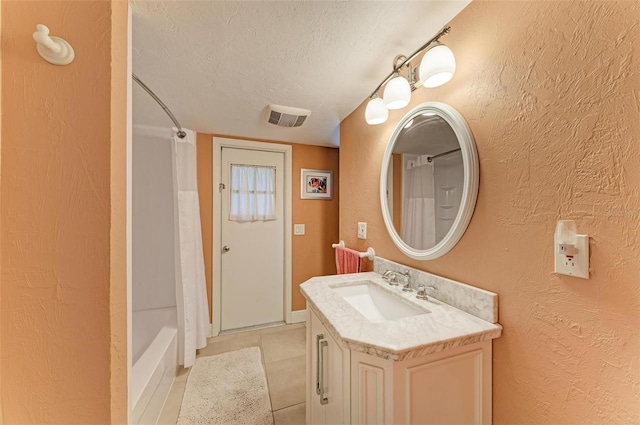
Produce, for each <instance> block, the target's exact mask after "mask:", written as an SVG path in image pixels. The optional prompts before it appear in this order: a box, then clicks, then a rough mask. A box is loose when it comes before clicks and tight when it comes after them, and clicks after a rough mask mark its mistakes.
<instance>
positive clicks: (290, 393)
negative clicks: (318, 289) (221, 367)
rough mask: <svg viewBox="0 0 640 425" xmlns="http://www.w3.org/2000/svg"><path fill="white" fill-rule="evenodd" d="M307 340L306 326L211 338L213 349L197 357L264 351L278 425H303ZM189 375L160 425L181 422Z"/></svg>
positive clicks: (174, 391) (182, 377) (183, 374)
mask: <svg viewBox="0 0 640 425" xmlns="http://www.w3.org/2000/svg"><path fill="white" fill-rule="evenodd" d="M305 337H306V330H305V327H304V323H298V324H295V325H286V326H278V327H274V328H266V329H260V330H255V331H249V332H242V333H237V334H231V335H223V336H218V337H215V338H209V345H207V346H206V347H205V348H203V349H202V350H198V355H197V356H198V357H202V356H212V355H214V354H221V353H226V352H229V351H235V350H240V349H242V348H248V347H260V350H261V351H262V364H263V366H264V367H265V371H266V372H267V385H268V387H269V396H270V398H271V408H272V410H273V418H274V421H275V425H302V424H304V423H305V403H304V397H305V388H304V385H305V374H306V369H305V361H306V356H305V353H306V345H305ZM188 375H189V370H187V369H182V370H181V371H180V373H179V374H178V376H177V377H176V379H175V381H174V382H173V386H172V387H171V391H170V393H169V396H168V398H167V401H166V403H165V405H164V410H163V411H162V414H161V415H160V419H159V420H158V424H159V425H175V423H176V422H177V421H178V414H179V413H180V405H181V404H182V395H183V394H184V389H185V386H186V384H187V377H188Z"/></svg>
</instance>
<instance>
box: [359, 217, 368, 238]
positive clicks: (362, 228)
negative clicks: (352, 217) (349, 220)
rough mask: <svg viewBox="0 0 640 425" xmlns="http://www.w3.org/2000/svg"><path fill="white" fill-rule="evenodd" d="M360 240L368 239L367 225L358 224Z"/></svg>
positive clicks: (360, 222)
mask: <svg viewBox="0 0 640 425" xmlns="http://www.w3.org/2000/svg"><path fill="white" fill-rule="evenodd" d="M358 239H367V223H364V222H362V221H359V222H358Z"/></svg>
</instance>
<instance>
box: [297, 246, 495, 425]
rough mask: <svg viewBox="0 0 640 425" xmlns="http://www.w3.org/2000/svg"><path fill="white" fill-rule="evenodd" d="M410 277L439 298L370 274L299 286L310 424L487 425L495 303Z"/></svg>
mask: <svg viewBox="0 0 640 425" xmlns="http://www.w3.org/2000/svg"><path fill="white" fill-rule="evenodd" d="M376 263H378V264H379V265H381V266H383V267H384V269H385V270H389V269H394V268H395V269H397V268H399V267H402V266H398V265H396V264H395V263H391V262H389V261H387V260H383V259H380V258H376ZM408 273H410V274H411V277H412V279H413V281H414V282H415V283H419V284H423V285H432V286H433V287H434V288H435V289H434V292H436V293H437V294H438V295H439V296H440V297H441V298H430V299H429V300H418V299H416V294H415V292H403V291H402V289H401V288H399V287H393V286H389V284H388V283H387V282H385V281H384V280H383V279H382V278H381V275H380V274H379V273H372V272H369V273H357V274H351V275H338V276H323V277H315V278H312V279H309V280H308V281H306V282H305V283H303V284H302V285H301V287H300V288H301V291H302V294H303V295H304V296H305V298H306V299H307V313H308V317H307V388H306V400H307V418H306V420H307V424H331V425H336V424H425V425H428V424H434V425H435V424H444V423H446V424H483V425H488V424H491V364H492V362H491V350H492V340H493V339H494V338H498V337H500V335H501V333H502V327H501V326H500V325H499V324H498V323H497V317H498V316H497V307H498V306H497V295H496V294H494V293H492V292H488V291H484V290H482V289H479V288H474V287H472V286H469V285H465V284H463V283H460V282H455V281H452V280H449V279H444V278H441V277H438V276H434V275H430V274H427V273H424V272H419V271H416V270H414V271H410V272H408Z"/></svg>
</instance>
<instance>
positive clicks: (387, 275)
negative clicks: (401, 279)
mask: <svg viewBox="0 0 640 425" xmlns="http://www.w3.org/2000/svg"><path fill="white" fill-rule="evenodd" d="M382 279H384V280H386V281H387V282H388V283H389V285H391V286H398V275H397V274H396V272H394V271H392V270H387V271H386V272H384V274H383V275H382Z"/></svg>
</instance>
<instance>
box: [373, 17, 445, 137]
mask: <svg viewBox="0 0 640 425" xmlns="http://www.w3.org/2000/svg"><path fill="white" fill-rule="evenodd" d="M450 29H451V27H446V28H444V29H443V30H442V31H440V32H439V33H438V34H436V36H435V37H433V38H432V39H431V40H429V41H428V42H427V43H426V44H424V45H423V46H422V47H420V48H419V49H418V50H416V51H415V52H413V54H412V55H411V56H409V57H406V56H404V55H398V56H396V57H395V59H394V60H393V71H391V73H390V74H389V75H388V76H387V78H385V79H384V80H383V81H382V82H381V83H380V84H379V85H378V87H376V89H375V90H374V91H373V93H371V96H369V103H367V107H366V109H365V119H366V120H367V124H370V125H375V124H382V123H383V122H385V121H387V119H388V117H389V112H388V111H387V109H402V108H404V107H405V106H407V105H408V104H409V102H410V101H411V92H412V91H413V90H415V89H416V88H418V87H420V86H421V85H423V86H424V87H429V88H433V87H438V86H441V85H442V84H444V83H446V82H447V81H449V80H450V79H451V78H452V77H453V74H454V72H455V70H456V61H455V57H454V56H453V52H451V49H449V48H448V47H447V46H445V45H443V44H440V42H439V41H440V38H442V36H444V35H446V34H448V33H449V30H450ZM434 44H435V45H434ZM429 47H431V48H429ZM428 48H429V49H428ZM427 49H428V50H427ZM425 51H426V53H424V55H423V57H422V60H421V62H420V65H419V66H413V67H412V66H411V62H412V61H413V60H414V59H415V58H416V57H418V55H420V54H421V53H423V52H425ZM403 74H405V75H403ZM382 86H385V88H384V92H383V95H382V99H380V98H379V97H378V92H379V91H380V89H381V88H382ZM383 107H384V108H383ZM383 109H384V111H383Z"/></svg>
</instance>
